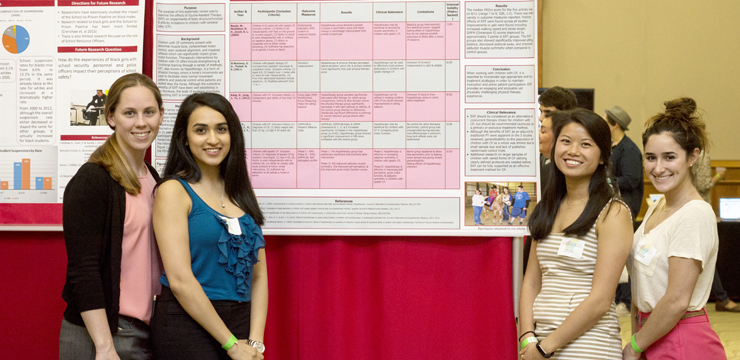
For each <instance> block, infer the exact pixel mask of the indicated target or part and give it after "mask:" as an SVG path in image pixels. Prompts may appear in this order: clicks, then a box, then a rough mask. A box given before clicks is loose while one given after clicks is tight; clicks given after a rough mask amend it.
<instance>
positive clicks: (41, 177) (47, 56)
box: [0, 0, 144, 204]
mask: <svg viewBox="0 0 740 360" xmlns="http://www.w3.org/2000/svg"><path fill="white" fill-rule="evenodd" d="M0 31H2V44H3V49H2V50H0V109H2V116H0V129H2V131H0V203H8V204H13V203H61V202H62V196H63V194H64V188H65V186H66V184H67V182H69V179H70V178H71V177H72V176H73V175H74V174H75V173H76V172H77V170H78V169H79V167H80V166H81V165H82V164H84V163H85V162H86V161H87V159H88V157H89V156H90V154H91V153H92V151H93V150H95V148H97V147H98V146H99V145H100V144H102V142H103V141H104V140H105V139H107V138H108V136H110V134H111V133H112V130H111V129H110V128H109V127H108V126H107V124H106V123H105V120H104V119H103V116H101V115H100V113H102V106H103V101H104V100H102V99H103V97H105V96H106V92H107V90H108V88H109V87H110V85H111V84H112V83H113V81H115V80H116V79H117V78H119V77H120V76H121V75H124V74H127V73H131V72H141V70H142V59H143V58H142V53H143V52H142V51H143V49H142V44H143V40H144V1H143V0H141V1H138V0H117V1H114V0H110V1H72V0H58V1H54V0H19V1H2V2H0ZM95 99H97V100H95Z"/></svg>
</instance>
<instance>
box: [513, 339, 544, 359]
mask: <svg viewBox="0 0 740 360" xmlns="http://www.w3.org/2000/svg"><path fill="white" fill-rule="evenodd" d="M519 355H521V356H522V360H540V359H545V358H544V357H542V354H540V352H539V351H538V350H537V343H536V342H533V343H529V344H527V346H525V347H524V350H522V351H520V352H519Z"/></svg>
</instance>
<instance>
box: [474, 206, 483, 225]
mask: <svg viewBox="0 0 740 360" xmlns="http://www.w3.org/2000/svg"><path fill="white" fill-rule="evenodd" d="M481 212H483V206H473V220H475V225H478V224H480V223H481V222H480V213H481Z"/></svg>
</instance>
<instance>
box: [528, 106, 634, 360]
mask: <svg viewBox="0 0 740 360" xmlns="http://www.w3.org/2000/svg"><path fill="white" fill-rule="evenodd" d="M553 124H556V125H555V128H554V137H555V147H554V149H553V156H552V158H551V160H552V162H553V163H554V165H555V166H554V167H553V169H552V171H551V172H550V174H549V176H550V179H549V182H548V187H547V189H545V193H544V195H543V199H542V201H540V202H539V203H538V204H537V207H535V209H534V211H533V212H532V217H531V219H530V220H529V228H530V232H531V234H532V238H533V240H534V242H533V246H532V251H531V252H530V255H529V261H528V266H527V272H526V274H525V276H524V282H523V284H522V291H521V297H520V300H519V315H520V326H521V331H522V332H521V336H520V348H521V355H522V359H527V360H530V359H542V358H558V359H621V356H622V354H621V345H622V341H621V339H620V337H619V319H618V318H617V314H616V311H615V304H614V301H613V300H614V292H615V290H616V287H617V283H618V281H619V275H620V274H621V272H622V268H623V267H624V264H625V261H626V259H627V255H628V254H629V249H630V237H631V235H632V221H631V216H630V211H629V209H628V208H627V206H626V205H625V204H624V203H623V202H622V201H621V200H619V196H618V195H617V194H616V192H615V190H614V188H612V186H611V185H610V184H609V182H608V178H609V156H610V154H611V136H610V132H609V127H608V126H607V125H606V122H604V119H602V118H601V117H600V116H599V115H598V114H596V113H594V112H592V111H588V110H584V109H576V110H573V111H564V112H556V113H555V114H554V115H553Z"/></svg>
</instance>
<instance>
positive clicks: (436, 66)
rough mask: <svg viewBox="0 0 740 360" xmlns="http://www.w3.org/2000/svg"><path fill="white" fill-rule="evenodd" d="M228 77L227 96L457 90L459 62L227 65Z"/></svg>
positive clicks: (253, 62) (309, 62)
mask: <svg viewBox="0 0 740 360" xmlns="http://www.w3.org/2000/svg"><path fill="white" fill-rule="evenodd" d="M489 69H490V67H489ZM499 76H500V75H499ZM229 79H230V80H231V81H230V83H231V85H230V88H231V91H232V92H295V91H300V92H306V91H321V92H344V91H358V92H365V91H460V61H459V60H408V61H406V60H390V61H389V60H374V61H371V60H362V61H231V62H230V63H229Z"/></svg>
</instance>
